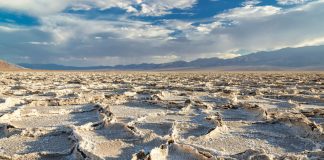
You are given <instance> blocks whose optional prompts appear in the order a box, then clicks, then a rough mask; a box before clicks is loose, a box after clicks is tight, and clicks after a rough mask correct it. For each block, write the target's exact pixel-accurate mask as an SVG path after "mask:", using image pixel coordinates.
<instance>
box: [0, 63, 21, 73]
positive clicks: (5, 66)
mask: <svg viewBox="0 0 324 160" xmlns="http://www.w3.org/2000/svg"><path fill="white" fill-rule="evenodd" d="M20 69H23V67H20V66H17V65H15V64H11V63H8V62H6V61H3V60H0V71H3V70H20Z"/></svg>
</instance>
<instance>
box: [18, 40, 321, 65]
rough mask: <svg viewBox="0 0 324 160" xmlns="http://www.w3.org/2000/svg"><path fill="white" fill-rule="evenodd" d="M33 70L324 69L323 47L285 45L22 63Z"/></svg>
mask: <svg viewBox="0 0 324 160" xmlns="http://www.w3.org/2000/svg"><path fill="white" fill-rule="evenodd" d="M20 65H21V66H23V67H26V68H31V69H49V70H103V69H116V70H152V69H153V70H154V69H183V68H190V69H200V68H217V67H231V66H236V67H240V66H242V67H246V66H249V67H259V66H267V67H270V68H271V67H276V68H307V67H308V68H309V67H315V68H323V67H324V46H315V47H314V46H313V47H302V48H286V49H281V50H277V51H270V52H257V53H253V54H249V55H244V56H240V57H236V58H233V59H219V58H206V59H197V60H194V61H191V62H185V61H176V62H171V63H163V64H147V63H145V64H132V65H117V66H92V67H73V66H62V65H56V64H20Z"/></svg>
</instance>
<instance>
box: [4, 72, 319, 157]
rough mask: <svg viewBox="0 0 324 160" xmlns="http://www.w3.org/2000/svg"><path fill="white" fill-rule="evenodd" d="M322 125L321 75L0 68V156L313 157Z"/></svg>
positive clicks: (315, 154) (316, 149) (316, 150)
mask: <svg viewBox="0 0 324 160" xmlns="http://www.w3.org/2000/svg"><path fill="white" fill-rule="evenodd" d="M323 127H324V74H323V73H315V72H312V73H298V72H294V73H285V72H279V73H274V72H273V73H272V72H256V73H253V72H243V73H234V72H231V73H225V72H222V73H217V72H215V73H214V72H209V73H208V72H204V73H203V72H201V73H199V72H191V73H185V72H181V73H180V72H179V73H177V72H169V73H166V72H160V73H153V72H147V73H144V72H120V73H117V72H115V73H114V72H93V73H91V72H3V73H0V159H67V160H73V159H152V160H166V159H170V160H173V159H178V160H181V159H183V160H186V159H229V160H232V159H260V160H261V159H262V160H263V159H278V160H279V159H321V158H324V131H323Z"/></svg>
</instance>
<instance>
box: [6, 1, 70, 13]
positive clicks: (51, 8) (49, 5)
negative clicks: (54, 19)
mask: <svg viewBox="0 0 324 160" xmlns="http://www.w3.org/2000/svg"><path fill="white" fill-rule="evenodd" d="M68 4H69V1H67V0H55V1H49V0H0V8H5V9H10V10H14V11H19V12H25V13H28V14H31V15H34V16H42V15H49V14H53V13H58V12H61V11H62V10H64V9H65V8H66V7H67V6H68Z"/></svg>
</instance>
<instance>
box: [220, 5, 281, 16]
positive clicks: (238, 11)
mask: <svg viewBox="0 0 324 160" xmlns="http://www.w3.org/2000/svg"><path fill="white" fill-rule="evenodd" d="M280 10H281V8H278V7H274V6H253V5H246V6H243V7H239V8H234V9H231V10H230V11H228V12H225V13H223V14H219V15H217V16H216V18H221V19H231V20H236V19H242V18H245V19H253V18H263V17H266V16H271V15H274V14H278V13H280Z"/></svg>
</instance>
